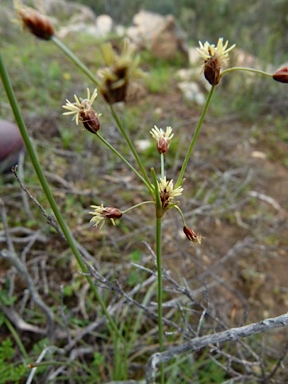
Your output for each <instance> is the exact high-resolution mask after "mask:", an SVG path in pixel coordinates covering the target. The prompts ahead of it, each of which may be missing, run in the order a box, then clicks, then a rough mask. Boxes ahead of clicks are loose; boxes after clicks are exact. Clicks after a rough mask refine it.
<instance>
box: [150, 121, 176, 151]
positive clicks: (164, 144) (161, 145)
mask: <svg viewBox="0 0 288 384" xmlns="http://www.w3.org/2000/svg"><path fill="white" fill-rule="evenodd" d="M150 133H151V135H152V137H153V139H155V140H156V146H157V149H158V152H159V153H163V154H165V153H167V151H168V149H169V142H170V140H171V139H172V137H173V136H174V133H172V128H171V127H167V128H166V131H165V132H164V131H163V129H162V128H158V127H156V125H154V128H152V129H151V131H150Z"/></svg>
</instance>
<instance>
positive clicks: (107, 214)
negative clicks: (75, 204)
mask: <svg viewBox="0 0 288 384" xmlns="http://www.w3.org/2000/svg"><path fill="white" fill-rule="evenodd" d="M91 208H93V209H94V211H93V212H89V213H90V215H93V217H92V219H91V220H90V222H91V223H94V226H95V227H97V225H98V224H100V227H99V228H100V229H101V228H102V227H103V225H104V222H105V218H107V219H110V220H111V221H112V224H113V225H115V221H114V219H119V218H120V217H121V216H122V212H121V211H120V209H118V208H114V207H104V206H103V204H101V205H91Z"/></svg>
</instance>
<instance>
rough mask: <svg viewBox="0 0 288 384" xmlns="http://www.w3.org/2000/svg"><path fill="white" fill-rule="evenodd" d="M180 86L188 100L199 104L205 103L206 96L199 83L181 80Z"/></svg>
mask: <svg viewBox="0 0 288 384" xmlns="http://www.w3.org/2000/svg"><path fill="white" fill-rule="evenodd" d="M178 88H179V89H180V90H181V92H182V94H183V96H184V98H185V99H186V100H188V101H193V102H194V103H196V104H198V105H204V103H205V100H206V97H205V96H204V94H203V92H202V91H201V89H200V87H199V85H198V84H197V83H195V82H189V81H181V82H180V83H178Z"/></svg>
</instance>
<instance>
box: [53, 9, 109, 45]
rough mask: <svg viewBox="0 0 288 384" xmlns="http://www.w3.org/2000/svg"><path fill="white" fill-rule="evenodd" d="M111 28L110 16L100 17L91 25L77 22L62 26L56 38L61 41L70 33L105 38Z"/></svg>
mask: <svg viewBox="0 0 288 384" xmlns="http://www.w3.org/2000/svg"><path fill="white" fill-rule="evenodd" d="M113 27H114V26H113V20H112V18H111V17H110V16H108V15H100V16H98V17H97V18H96V21H95V20H94V23H93V24H91V23H90V24H87V23H85V22H84V23H83V22H79V23H71V24H69V25H67V26H64V27H62V28H61V29H60V30H59V32H58V36H59V37H60V38H61V39H63V38H64V37H66V36H67V35H69V34H71V33H73V34H75V33H86V34H89V35H92V36H94V37H105V36H107V35H109V33H111V32H112V31H113Z"/></svg>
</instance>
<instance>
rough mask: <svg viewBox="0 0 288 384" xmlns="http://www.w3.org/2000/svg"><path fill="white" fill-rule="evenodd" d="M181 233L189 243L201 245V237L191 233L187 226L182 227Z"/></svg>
mask: <svg viewBox="0 0 288 384" xmlns="http://www.w3.org/2000/svg"><path fill="white" fill-rule="evenodd" d="M183 232H184V233H185V235H186V237H187V239H188V240H189V241H192V243H195V244H199V245H200V244H201V239H202V236H201V235H197V233H196V232H195V231H193V229H191V228H189V227H187V225H185V226H184V227H183Z"/></svg>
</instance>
